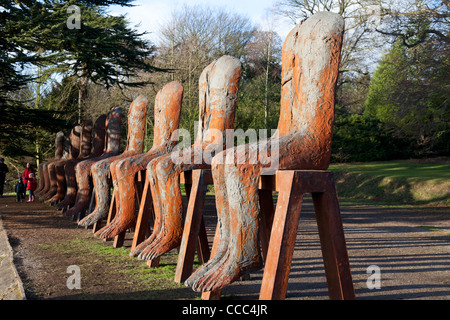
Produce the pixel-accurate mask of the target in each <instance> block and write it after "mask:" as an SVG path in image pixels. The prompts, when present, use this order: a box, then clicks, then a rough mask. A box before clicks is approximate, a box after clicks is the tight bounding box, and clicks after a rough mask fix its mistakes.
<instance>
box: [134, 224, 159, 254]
mask: <svg viewBox="0 0 450 320" xmlns="http://www.w3.org/2000/svg"><path fill="white" fill-rule="evenodd" d="M157 235H158V232H157V231H156V230H154V231H153V233H152V234H151V235H150V237H148V238H147V239H145V240H144V241H142V242H141V243H140V244H138V245H137V246H136V248H134V250H131V252H130V257H137V256H138V255H139V254H140V253H141V252H142V251H144V250H145V248H147V247H148V246H149V245H150V244H151V243H152V242H153V240H155V238H156V236H157Z"/></svg>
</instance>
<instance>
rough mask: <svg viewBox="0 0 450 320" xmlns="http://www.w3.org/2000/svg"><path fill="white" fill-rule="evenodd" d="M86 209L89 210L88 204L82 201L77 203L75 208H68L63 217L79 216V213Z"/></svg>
mask: <svg viewBox="0 0 450 320" xmlns="http://www.w3.org/2000/svg"><path fill="white" fill-rule="evenodd" d="M87 208H89V202H87V201H83V202H80V201H78V202H77V204H76V205H75V206H73V207H72V208H70V209H69V210H67V211H66V212H65V213H64V215H65V216H68V217H70V216H74V215H77V214H79V213H80V212H81V211H83V210H86V209H87Z"/></svg>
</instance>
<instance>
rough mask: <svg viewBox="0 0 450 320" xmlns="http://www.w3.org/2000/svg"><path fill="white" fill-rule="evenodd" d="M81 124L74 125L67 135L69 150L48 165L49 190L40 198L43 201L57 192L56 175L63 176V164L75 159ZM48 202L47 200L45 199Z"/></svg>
mask: <svg viewBox="0 0 450 320" xmlns="http://www.w3.org/2000/svg"><path fill="white" fill-rule="evenodd" d="M81 129H82V128H81V126H80V125H77V126H75V127H74V128H73V129H72V131H71V132H70V135H69V143H68V145H69V152H67V153H65V154H64V155H63V157H62V158H61V159H60V160H58V161H55V162H53V163H51V164H50V165H49V173H50V184H51V185H50V190H49V191H48V192H47V193H46V194H44V195H43V196H42V197H41V199H42V200H44V201H47V200H50V199H51V198H52V197H53V196H54V195H55V194H56V193H57V192H58V178H60V177H58V176H60V175H61V172H62V175H63V176H64V165H65V164H66V163H67V162H68V161H69V160H72V159H76V158H77V157H78V155H79V153H80V143H81ZM47 202H48V201H47Z"/></svg>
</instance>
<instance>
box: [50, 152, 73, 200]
mask: <svg viewBox="0 0 450 320" xmlns="http://www.w3.org/2000/svg"><path fill="white" fill-rule="evenodd" d="M67 162H68V161H60V162H59V163H58V164H57V165H56V166H55V169H56V186H57V187H56V193H55V194H54V195H53V197H51V198H50V199H48V200H46V201H45V202H47V203H51V204H53V203H55V202H58V201H60V200H62V199H64V196H65V194H66V177H65V170H64V168H65V164H66V163H67Z"/></svg>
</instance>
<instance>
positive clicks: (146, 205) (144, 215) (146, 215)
mask: <svg viewBox="0 0 450 320" xmlns="http://www.w3.org/2000/svg"><path fill="white" fill-rule="evenodd" d="M152 211H153V202H152V193H151V191H150V184H149V181H148V180H146V181H145V185H144V190H143V191H142V198H141V204H140V206H139V213H138V217H137V221H136V228H135V230H134V237H133V243H132V245H131V251H134V249H135V248H136V246H137V245H139V244H140V243H141V242H142V241H144V240H145V236H146V234H147V231H148V226H149V223H150V216H151V214H152Z"/></svg>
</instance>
